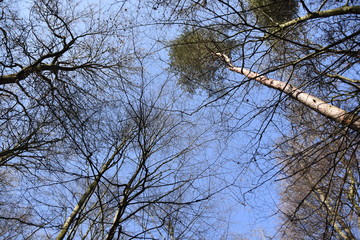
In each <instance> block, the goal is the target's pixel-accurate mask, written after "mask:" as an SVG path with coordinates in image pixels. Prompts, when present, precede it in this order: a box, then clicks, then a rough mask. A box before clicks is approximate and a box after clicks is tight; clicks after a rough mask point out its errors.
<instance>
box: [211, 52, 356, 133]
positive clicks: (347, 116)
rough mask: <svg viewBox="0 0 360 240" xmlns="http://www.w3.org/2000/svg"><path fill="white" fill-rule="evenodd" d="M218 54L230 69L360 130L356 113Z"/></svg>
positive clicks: (329, 117)
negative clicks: (241, 65)
mask: <svg viewBox="0 0 360 240" xmlns="http://www.w3.org/2000/svg"><path fill="white" fill-rule="evenodd" d="M216 55H217V56H219V57H221V58H222V59H223V60H224V61H225V63H226V64H227V66H228V68H229V70H231V71H233V72H237V73H240V74H242V75H244V76H246V77H248V78H250V79H253V80H255V81H257V82H259V83H261V84H262V85H265V86H267V87H270V88H273V89H276V90H278V91H281V92H283V93H286V94H287V95H288V96H290V97H291V98H293V99H295V100H297V101H298V102H300V103H302V104H304V105H305V106H307V107H309V108H311V109H312V110H314V111H316V112H318V113H320V114H321V115H323V116H325V117H327V118H328V119H331V120H333V121H336V122H338V123H341V124H343V125H345V126H348V127H349V128H351V129H353V130H355V131H357V132H360V117H359V116H357V115H356V114H353V113H349V112H347V111H345V110H343V109H341V108H338V107H336V106H334V105H331V104H329V103H327V102H325V101H323V100H321V99H319V98H317V97H315V96H312V95H311V94H309V93H306V92H304V91H302V90H301V89H299V88H297V87H295V86H293V85H291V84H289V83H286V82H283V81H280V80H275V79H271V78H268V77H266V76H263V75H260V74H258V73H256V72H252V71H250V70H248V69H246V68H241V67H236V66H234V65H232V63H231V60H230V58H229V57H228V56H227V55H225V54H222V53H216Z"/></svg>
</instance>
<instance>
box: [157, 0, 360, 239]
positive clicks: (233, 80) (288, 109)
mask: <svg viewBox="0 0 360 240" xmlns="http://www.w3.org/2000/svg"><path fill="white" fill-rule="evenodd" d="M166 3H167V2H165V1H164V2H163V4H164V5H165V6H167V5H166ZM191 3H193V1H181V2H180V3H179V4H178V5H176V8H174V7H171V6H170V5H169V6H167V7H169V8H172V9H173V11H174V12H177V13H178V15H173V16H172V17H169V22H172V23H174V22H176V23H177V24H181V23H183V24H184V25H185V27H184V32H185V33H183V34H182V35H179V36H178V38H177V39H175V40H174V41H173V42H172V43H171V44H170V62H169V65H170V69H171V70H172V71H174V72H176V74H177V76H178V77H179V79H180V80H181V81H179V83H180V84H182V85H185V86H190V87H191V88H192V89H191V90H192V92H195V91H194V89H195V90H199V89H200V90H201V89H206V90H209V89H210V90H214V89H215V92H217V93H219V94H217V95H216V94H215V95H214V94H213V95H210V98H209V99H208V101H206V103H205V104H203V105H202V106H201V107H208V106H211V105H216V104H215V103H216V102H217V103H219V102H220V100H221V99H226V100H227V101H226V103H225V105H224V106H221V108H222V111H223V112H224V115H225V116H230V117H228V118H226V117H224V119H225V120H227V121H229V125H230V126H231V124H232V123H233V122H234V121H238V122H237V123H236V124H233V126H235V127H233V128H232V130H229V131H232V134H234V132H235V131H239V132H240V133H241V132H243V133H244V134H248V132H250V131H251V130H253V135H252V136H253V144H248V146H249V145H250V146H251V147H252V148H250V149H248V152H251V153H253V154H252V157H251V158H250V159H249V160H248V161H247V163H248V164H251V163H253V164H254V166H255V168H257V169H258V172H259V175H260V176H259V179H258V181H257V184H256V185H255V187H254V188H253V189H256V188H257V187H258V186H260V185H261V184H263V183H264V182H267V181H271V179H276V178H277V177H278V178H280V179H283V180H284V182H285V183H284V184H283V186H284V187H283V188H282V189H283V193H282V194H283V195H282V196H283V197H282V205H283V206H285V209H286V210H284V208H282V207H281V208H280V209H281V210H282V211H285V212H284V213H285V219H286V221H285V222H286V223H284V226H283V228H282V229H283V230H284V229H286V230H284V231H282V232H283V233H284V234H285V235H284V239H289V238H291V239H292V238H294V239H304V238H309V239H314V238H316V239H318V238H322V239H330V238H334V239H356V238H357V237H358V236H356V234H357V232H358V226H357V224H356V222H357V221H358V219H359V218H358V216H359V215H358V210H357V205H358V201H359V200H358V199H357V197H358V191H355V192H354V190H353V189H354V187H355V189H356V188H357V187H358V184H359V183H358V181H357V180H356V179H358V174H359V173H358V167H357V166H358V160H357V159H358V156H357V155H358V146H359V142H358V140H357V139H358V134H359V130H360V128H359V126H360V120H359V97H358V93H359V80H358V76H359V71H358V64H359V59H358V55H359V33H360V32H359V27H358V24H357V22H358V21H359V14H360V11H359V10H360V8H359V6H357V5H356V2H353V1H347V2H335V1H323V2H320V1H271V0H269V1H268V0H266V1H265V0H264V1H248V2H240V1H222V0H219V1H211V2H210V1H209V2H207V4H206V5H205V6H202V7H200V6H199V5H197V7H194V6H193V5H191ZM284 3H286V7H285V8H286V9H284V6H285V4H284ZM282 4H283V5H282ZM184 11H187V12H191V13H192V14H191V13H190V14H187V16H183V15H182V14H183V13H184ZM174 16H175V17H174ZM188 26H191V27H188ZM189 32H190V33H193V34H194V35H197V33H200V34H199V35H201V37H200V38H198V39H195V40H192V41H189V40H188V38H186V37H184V36H186V33H189ZM203 32H205V33H206V34H203ZM209 36H212V38H211V37H209ZM224 45H225V46H224ZM199 46H202V47H199ZM213 46H216V47H213ZM214 56H218V57H219V58H218V59H216V58H215V57H214ZM194 58H195V59H196V61H192V62H191V61H189V62H186V60H188V59H194ZM218 61H223V65H221V64H219V62H218ZM204 62H205V63H204ZM187 65H189V66H187ZM188 69H192V73H191V74H189V73H188V72H186V71H187V70H188ZM226 70H228V71H229V70H230V71H232V72H234V74H229V73H226V75H224V72H225V71H226ZM209 73H211V74H209ZM193 76H200V77H193ZM209 76H210V77H209ZM218 76H225V77H224V78H222V79H221V82H220V84H219V83H218V79H219V78H218ZM202 77H204V78H202ZM184 79H185V81H184ZM186 79H188V82H186ZM208 86H216V87H213V88H212V89H211V88H209V87H208ZM185 89H186V88H185ZM261 95H262V96H261ZM213 103H214V104H213ZM309 111H310V112H309ZM309 116H311V117H309ZM251 122H253V123H254V124H255V123H256V127H252V125H251V124H250V123H251ZM259 122H260V123H259ZM249 126H250V127H249ZM268 131H269V132H271V133H274V132H275V131H276V133H277V134H269V135H267V132H268ZM271 135H273V137H274V136H276V137H275V138H277V139H274V138H272V139H271V140H268V139H267V138H271V137H272V136H271ZM279 139H281V140H279ZM261 141H263V142H265V143H264V145H262V144H261ZM268 141H273V143H274V142H276V144H273V148H270V149H269V146H268ZM265 144H266V145H265ZM266 148H267V149H266ZM276 149H281V151H280V152H281V153H282V154H281V157H280V158H278V159H280V163H279V161H274V160H275V159H276V157H275V156H277V157H279V155H276V154H275V155H274V154H273V153H274V151H276ZM264 156H266V158H265V157H264ZM262 157H263V158H264V160H266V161H264V162H261V163H260V162H259V161H258V159H259V158H260V159H261V158H262ZM252 160H256V161H252ZM271 163H272V164H271ZM244 165H245V166H248V165H247V164H245V163H244ZM241 166H242V165H241ZM264 166H267V167H264ZM350 169H351V170H350ZM253 189H251V190H253ZM349 196H351V197H349ZM349 199H352V200H349ZM356 199H357V200H356ZM349 201H350V202H349ZM287 220H288V221H287ZM320 220H321V221H320ZM316 221H320V222H321V227H319V225H317V226H316V225H315V224H316Z"/></svg>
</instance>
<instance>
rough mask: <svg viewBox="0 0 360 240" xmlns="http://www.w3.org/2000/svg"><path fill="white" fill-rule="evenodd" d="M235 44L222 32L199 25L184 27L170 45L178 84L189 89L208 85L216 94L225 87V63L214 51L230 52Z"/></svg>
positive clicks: (207, 88)
mask: <svg viewBox="0 0 360 240" xmlns="http://www.w3.org/2000/svg"><path fill="white" fill-rule="evenodd" d="M235 46H236V44H235V42H234V41H229V40H227V39H226V38H225V37H224V35H222V34H220V33H219V32H215V31H211V30H205V29H196V30H185V31H184V32H183V33H182V34H181V35H180V36H179V37H178V38H177V39H176V40H174V41H173V42H172V45H171V48H170V53H169V55H170V60H171V62H170V69H171V70H172V71H173V72H174V73H175V74H177V75H178V84H179V85H181V86H183V87H184V89H185V90H186V91H188V92H190V93H195V91H196V90H197V89H205V90H206V91H208V93H209V94H210V95H211V94H216V93H218V92H221V90H222V89H223V88H224V84H223V82H224V79H225V78H226V74H225V73H224V72H222V71H221V69H224V67H225V66H224V63H223V62H222V61H221V59H219V57H217V56H216V55H215V53H218V52H222V53H225V54H227V55H230V53H231V51H232V50H233V49H234V47H235Z"/></svg>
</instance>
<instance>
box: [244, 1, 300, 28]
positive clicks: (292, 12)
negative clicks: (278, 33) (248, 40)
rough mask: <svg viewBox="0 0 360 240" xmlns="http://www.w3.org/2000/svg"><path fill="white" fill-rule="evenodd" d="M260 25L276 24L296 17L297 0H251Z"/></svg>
mask: <svg viewBox="0 0 360 240" xmlns="http://www.w3.org/2000/svg"><path fill="white" fill-rule="evenodd" d="M249 5H250V8H251V9H252V10H253V12H254V14H255V16H256V18H257V21H258V25H259V26H260V27H270V26H276V25H278V24H281V23H284V22H287V21H289V20H291V19H293V18H295V17H296V13H297V11H298V3H297V1H296V0H249Z"/></svg>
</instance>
